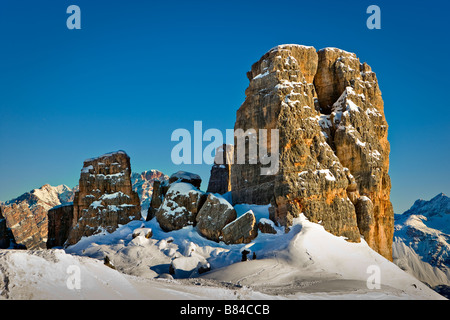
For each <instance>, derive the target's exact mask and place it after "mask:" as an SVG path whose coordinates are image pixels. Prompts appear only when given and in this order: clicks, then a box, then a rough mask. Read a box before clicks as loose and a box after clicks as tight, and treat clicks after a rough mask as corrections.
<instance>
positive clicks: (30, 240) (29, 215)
mask: <svg viewBox="0 0 450 320" xmlns="http://www.w3.org/2000/svg"><path fill="white" fill-rule="evenodd" d="M2 212H3V216H4V217H5V218H6V226H7V228H9V229H10V230H11V233H12V235H13V237H14V242H15V245H16V246H18V247H19V248H25V249H45V248H46V241H47V238H43V237H42V236H41V230H39V228H38V226H37V223H36V219H35V217H34V214H33V212H32V211H31V210H30V208H29V207H28V205H27V204H26V202H20V203H19V204H15V203H13V204H11V205H8V206H4V207H3V209H2Z"/></svg>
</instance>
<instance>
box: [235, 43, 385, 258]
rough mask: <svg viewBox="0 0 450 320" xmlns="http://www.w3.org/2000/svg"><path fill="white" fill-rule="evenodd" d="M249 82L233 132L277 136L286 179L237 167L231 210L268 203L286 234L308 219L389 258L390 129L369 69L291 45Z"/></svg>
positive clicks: (265, 59)
mask: <svg viewBox="0 0 450 320" xmlns="http://www.w3.org/2000/svg"><path fill="white" fill-rule="evenodd" d="M247 77H248V79H249V80H250V84H249V86H248V88H247V90H246V92H245V93H246V99H245V101H244V103H243V104H242V105H241V107H240V108H239V110H238V111H237V115H236V123H235V130H237V129H243V130H244V132H245V131H247V130H248V129H255V130H256V131H258V130H259V129H268V130H271V129H278V130H279V153H280V154H279V171H278V172H277V173H276V174H275V175H271V176H262V175H260V168H261V167H264V165H262V164H260V165H259V167H258V166H257V165H252V164H235V165H233V166H232V169H231V190H232V196H233V202H234V203H252V204H261V205H262V204H271V219H272V220H273V221H275V222H276V223H277V224H279V225H282V226H286V227H289V226H290V225H291V224H292V221H293V219H294V218H296V217H298V216H299V215H300V214H301V213H304V214H305V216H306V217H307V218H308V219H309V220H310V221H312V222H321V223H322V225H323V226H324V227H325V229H326V230H327V231H329V232H331V233H333V234H335V235H338V236H344V237H346V238H347V239H348V240H349V241H352V242H359V241H360V237H361V235H362V236H363V237H364V239H365V241H366V242H367V243H368V244H369V246H370V247H371V248H373V249H374V250H375V251H377V252H379V253H380V254H382V255H383V256H384V257H386V258H388V259H392V249H391V247H392V238H393V227H394V213H393V208H392V204H391V202H390V189H391V182H390V177H389V175H388V170H389V152H390V147H389V142H388V140H387V130H388V125H387V122H386V119H385V116H384V106H383V99H382V98H381V91H380V89H379V86H378V81H377V77H376V75H375V73H374V72H373V71H372V69H371V68H370V67H369V65H368V64H367V63H361V62H360V60H359V58H358V57H357V56H356V55H355V54H354V53H349V52H347V51H344V50H341V49H337V48H325V49H322V50H319V51H317V50H316V49H315V48H313V47H307V46H302V45H295V44H289V45H280V46H277V47H275V48H273V49H271V50H269V51H268V52H267V53H266V54H264V55H263V56H262V58H261V59H260V60H259V61H258V62H256V63H255V64H253V66H252V68H251V70H250V71H249V72H248V73H247ZM267 140H268V142H267V145H266V146H264V147H265V148H266V149H267V150H271V142H270V140H269V139H267ZM235 148H236V147H235ZM236 151H237V150H235V152H234V153H235V155H236V154H237V152H236ZM246 152H247V151H246ZM246 156H248V153H247V154H246ZM235 163H236V162H235Z"/></svg>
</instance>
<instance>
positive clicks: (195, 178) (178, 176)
mask: <svg viewBox="0 0 450 320" xmlns="http://www.w3.org/2000/svg"><path fill="white" fill-rule="evenodd" d="M174 182H186V183H190V184H192V185H193V186H194V187H196V188H197V189H200V185H201V184H202V178H200V176H199V175H198V174H195V173H191V172H186V171H178V172H175V173H174V174H172V175H171V176H170V178H169V184H172V183H174Z"/></svg>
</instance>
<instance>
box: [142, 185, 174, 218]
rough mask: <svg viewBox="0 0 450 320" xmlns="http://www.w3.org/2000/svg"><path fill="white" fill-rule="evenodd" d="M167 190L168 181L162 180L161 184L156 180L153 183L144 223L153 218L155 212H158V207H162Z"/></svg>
mask: <svg viewBox="0 0 450 320" xmlns="http://www.w3.org/2000/svg"><path fill="white" fill-rule="evenodd" d="M168 190H169V182H168V180H164V181H162V182H161V181H159V180H157V181H154V182H153V191H152V199H151V201H150V205H149V207H148V210H147V218H146V221H150V220H152V219H153V218H154V217H155V215H156V212H158V209H159V207H160V206H161V205H162V203H163V201H164V197H165V196H166V193H167V191H168Z"/></svg>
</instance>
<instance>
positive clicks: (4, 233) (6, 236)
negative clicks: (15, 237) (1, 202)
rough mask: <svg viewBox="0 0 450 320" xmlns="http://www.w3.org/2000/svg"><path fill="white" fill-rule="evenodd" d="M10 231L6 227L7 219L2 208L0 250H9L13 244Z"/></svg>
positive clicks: (0, 211) (0, 213)
mask: <svg viewBox="0 0 450 320" xmlns="http://www.w3.org/2000/svg"><path fill="white" fill-rule="evenodd" d="M10 238H11V236H10V230H9V229H8V227H7V225H6V219H5V217H4V216H3V214H2V208H1V207H0V249H7V248H9V247H10V243H11V239H10Z"/></svg>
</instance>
